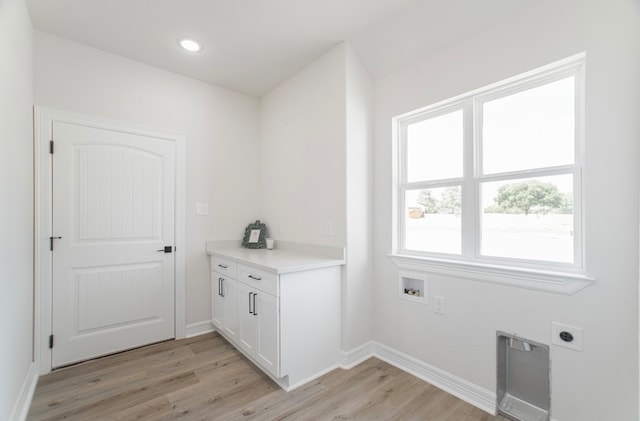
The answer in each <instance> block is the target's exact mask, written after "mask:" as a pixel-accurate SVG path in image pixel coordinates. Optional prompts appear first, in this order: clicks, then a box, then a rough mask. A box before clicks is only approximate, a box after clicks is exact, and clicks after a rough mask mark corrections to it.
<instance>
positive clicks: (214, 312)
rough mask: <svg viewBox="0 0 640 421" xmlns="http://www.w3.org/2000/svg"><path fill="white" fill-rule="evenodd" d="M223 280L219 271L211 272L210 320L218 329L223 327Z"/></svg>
mask: <svg viewBox="0 0 640 421" xmlns="http://www.w3.org/2000/svg"><path fill="white" fill-rule="evenodd" d="M223 280H224V277H223V276H221V275H220V274H219V273H216V272H211V322H212V323H213V324H214V325H215V326H216V328H217V329H218V330H221V329H224V297H223V296H222V284H223Z"/></svg>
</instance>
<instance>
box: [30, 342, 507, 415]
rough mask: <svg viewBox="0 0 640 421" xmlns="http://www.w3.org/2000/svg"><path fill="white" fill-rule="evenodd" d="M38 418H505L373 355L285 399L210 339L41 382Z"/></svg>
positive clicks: (35, 408)
mask: <svg viewBox="0 0 640 421" xmlns="http://www.w3.org/2000/svg"><path fill="white" fill-rule="evenodd" d="M27 419H28V420H31V421H36V420H58V419H69V420H131V419H147V420H174V419H177V420H346V419H354V420H451V421H458V420H460V421H462V420H464V421H475V420H478V421H480V420H504V418H502V417H494V416H492V415H490V414H487V413H485V412H483V411H481V410H480V409H477V408H475V407H473V406H472V405H469V404H468V403H466V402H464V401H462V400H460V399H457V398H455V397H453V396H451V395H449V394H447V393H445V392H443V391H441V390H439V389H437V388H436V387H433V386H431V385H429V384H428V383H425V382H423V381H422V380H419V379H417V378H415V377H413V376H411V375H409V374H407V373H405V372H403V371H401V370H399V369H397V368H395V367H393V366H391V365H389V364H387V363H384V362H382V361H380V360H378V359H375V358H371V359H369V360H367V361H365V362H364V363H362V364H360V365H358V366H357V367H354V368H353V369H351V370H341V369H338V370H334V371H332V372H330V373H328V374H326V375H324V376H322V377H320V378H318V379H317V380H315V381H312V382H310V383H308V384H307V385H305V386H302V387H300V388H298V389H296V390H294V391H292V392H289V393H286V392H284V391H283V390H282V389H280V388H279V387H278V386H277V385H276V384H275V383H274V382H273V381H271V379H269V378H268V377H267V376H266V375H264V374H263V373H262V372H261V371H260V370H259V369H257V368H256V367H254V366H253V365H252V364H251V363H250V362H249V361H248V360H247V359H246V358H245V357H244V356H242V354H240V353H239V352H238V351H237V350H235V349H234V348H233V347H232V346H231V345H229V343H227V342H226V341H225V340H224V339H223V338H222V337H221V336H220V335H218V334H217V333H211V334H207V335H201V336H198V337H195V338H190V339H184V340H180V341H169V342H163V343H160V344H155V345H151V346H148V347H144V348H140V349H136V350H132V351H127V352H124V353H121V354H116V355H112V356H109V357H105V358H101V359H97V360H94V361H90V362H86V363H83V364H80V365H76V366H73V367H68V368H65V369H61V370H58V371H55V372H53V373H51V374H48V375H46V376H43V377H41V378H40V380H39V382H38V386H37V387H36V391H35V396H34V399H33V403H32V405H31V409H30V412H29V416H28V418H27Z"/></svg>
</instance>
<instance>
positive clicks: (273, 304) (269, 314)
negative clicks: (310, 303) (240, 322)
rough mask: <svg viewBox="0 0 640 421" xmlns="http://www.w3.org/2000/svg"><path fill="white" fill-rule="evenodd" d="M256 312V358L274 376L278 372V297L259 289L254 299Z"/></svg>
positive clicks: (277, 375)
mask: <svg viewBox="0 0 640 421" xmlns="http://www.w3.org/2000/svg"><path fill="white" fill-rule="evenodd" d="M255 311H256V313H258V316H257V318H258V358H259V360H260V363H261V364H262V366H263V367H264V368H266V369H267V370H268V371H269V372H270V373H271V374H273V375H274V376H276V377H280V373H278V345H279V341H278V338H279V337H280V336H279V335H278V326H280V323H279V321H278V313H279V312H278V299H277V298H276V297H274V296H273V295H271V294H267V293H265V292H262V291H260V292H259V293H258V296H257V299H256V309H255Z"/></svg>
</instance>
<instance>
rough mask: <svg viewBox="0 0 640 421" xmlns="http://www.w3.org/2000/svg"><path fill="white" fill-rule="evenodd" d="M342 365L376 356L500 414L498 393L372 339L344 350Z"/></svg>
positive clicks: (347, 366) (486, 410) (358, 362)
mask: <svg viewBox="0 0 640 421" xmlns="http://www.w3.org/2000/svg"><path fill="white" fill-rule="evenodd" d="M341 354H342V362H341V363H342V364H341V365H342V368H346V369H348V368H352V367H355V366H356V365H358V364H360V363H361V362H363V361H365V360H366V359H368V358H370V357H376V358H378V359H380V360H382V361H385V362H387V363H389V364H391V365H393V366H394V367H397V368H399V369H400V370H402V371H405V372H407V373H409V374H411V375H413V376H416V377H417V378H419V379H422V380H424V381H426V382H427V383H430V384H432V385H434V386H436V387H437V388H439V389H442V390H444V391H445V392H447V393H450V394H452V395H453V396H456V397H458V398H460V399H462V400H463V401H465V402H467V403H470V404H471V405H473V406H475V407H478V408H480V409H482V410H483V411H485V412H488V413H490V414H493V415H495V414H496V394H495V393H494V392H492V391H490V390H487V389H484V388H482V387H480V386H477V385H475V384H473V383H471V382H468V381H467V380H464V379H462V378H460V377H458V376H455V375H453V374H451V373H449V372H446V371H444V370H441V369H439V368H437V367H434V366H432V365H430V364H427V363H425V362H422V361H420V360H418V359H416V358H414V357H411V356H409V355H406V354H404V353H402V352H400V351H397V350H395V349H393V348H390V347H388V346H386V345H383V344H381V343H378V342H375V341H372V342H368V343H366V344H363V345H361V346H359V347H357V348H354V349H353V350H350V351H342V352H341Z"/></svg>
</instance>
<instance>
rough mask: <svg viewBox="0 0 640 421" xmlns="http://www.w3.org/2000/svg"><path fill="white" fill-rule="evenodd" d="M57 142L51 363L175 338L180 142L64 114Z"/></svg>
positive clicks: (55, 126) (55, 137) (57, 125)
mask: <svg viewBox="0 0 640 421" xmlns="http://www.w3.org/2000/svg"><path fill="white" fill-rule="evenodd" d="M53 140H54V142H55V152H54V154H53V174H52V179H53V182H52V189H53V191H52V202H53V203H52V213H53V215H52V222H51V226H52V234H53V236H60V237H62V238H60V239H54V240H52V242H53V271H52V274H53V279H52V306H53V308H52V332H53V335H54V346H53V350H52V366H53V367H58V366H62V365H66V364H70V363H73V362H77V361H82V360H86V359H89V358H93V357H96V356H100V355H104V354H108V353H112V352H115V351H120V350H123V349H128V348H133V347H136V346H140V345H144V344H148V343H152V342H156V341H160V340H164V339H170V338H173V337H175V332H174V326H175V324H174V320H175V301H174V295H175V294H174V287H175V282H174V254H173V253H165V252H164V250H165V247H167V246H168V247H172V248H173V246H174V202H175V199H174V196H175V144H174V142H172V141H169V140H164V139H157V138H152V137H146V136H141V135H135V134H127V133H122V132H118V131H112V130H105V129H98V128H90V127H85V126H81V125H75V124H70V123H61V122H54V123H53ZM159 250H161V251H159ZM167 251H168V250H167ZM172 251H173V249H172Z"/></svg>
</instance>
